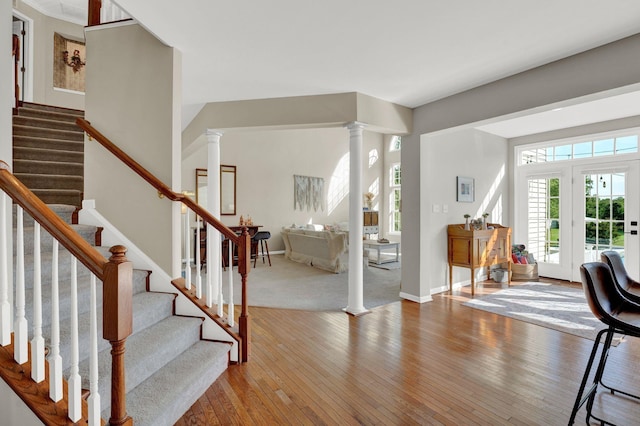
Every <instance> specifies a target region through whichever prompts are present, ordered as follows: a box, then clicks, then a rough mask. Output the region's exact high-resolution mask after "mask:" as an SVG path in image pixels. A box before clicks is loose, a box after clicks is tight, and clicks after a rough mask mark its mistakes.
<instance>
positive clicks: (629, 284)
mask: <svg viewBox="0 0 640 426" xmlns="http://www.w3.org/2000/svg"><path fill="white" fill-rule="evenodd" d="M600 259H602V261H603V262H604V263H606V264H607V265H609V268H610V269H611V272H612V273H613V279H614V280H615V282H616V284H617V285H618V290H620V293H622V295H623V296H624V297H626V298H627V299H629V300H631V301H632V302H635V303H637V304H640V283H639V282H638V281H636V280H634V279H633V278H631V277H630V276H629V274H628V273H627V268H625V267H624V263H622V257H620V254H619V253H618V252H617V251H613V250H607V251H603V252H602V253H600Z"/></svg>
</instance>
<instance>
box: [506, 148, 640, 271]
mask: <svg viewBox="0 0 640 426" xmlns="http://www.w3.org/2000/svg"><path fill="white" fill-rule="evenodd" d="M639 170H640V160H631V161H619V162H615V163H607V164H603V163H601V164H590V165H570V164H568V163H565V165H560V167H559V165H558V164H555V165H554V166H553V168H549V167H541V168H539V169H538V170H537V172H536V171H530V172H528V173H526V174H525V175H524V176H523V177H524V179H522V180H521V182H523V183H524V187H523V185H522V184H520V185H518V187H519V188H520V191H517V193H516V210H517V211H525V212H526V215H519V214H516V216H517V217H520V218H521V220H516V221H515V226H516V227H517V230H518V232H517V235H518V238H520V239H521V240H524V241H526V242H524V244H525V245H526V246H527V250H528V251H529V253H532V254H533V255H534V257H535V259H536V261H537V262H538V273H539V274H540V275H541V276H545V277H550V278H557V279H563V280H572V281H580V270H579V267H580V265H581V264H583V263H584V262H590V261H595V260H600V253H601V252H602V251H605V250H616V251H618V252H619V253H620V254H621V256H622V257H623V259H624V260H625V266H626V268H627V270H628V271H629V274H630V275H631V276H632V277H635V278H636V279H638V278H639V272H640V271H639V264H640V237H639V236H638V230H639V229H640V227H639V226H638V221H639V220H640V217H639V213H640V197H639V192H640V191H639V189H640V172H639ZM524 217H526V221H525V220H522V219H524ZM518 242H519V241H514V243H518Z"/></svg>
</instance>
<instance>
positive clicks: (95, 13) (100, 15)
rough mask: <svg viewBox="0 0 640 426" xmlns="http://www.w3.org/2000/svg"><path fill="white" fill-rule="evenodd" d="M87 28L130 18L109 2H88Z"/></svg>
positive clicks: (99, 0)
mask: <svg viewBox="0 0 640 426" xmlns="http://www.w3.org/2000/svg"><path fill="white" fill-rule="evenodd" d="M88 11H89V13H88V23H87V25H88V26H89V27H92V26H94V25H100V24H106V23H109V22H118V21H124V20H126V19H131V17H130V16H129V15H128V14H127V13H126V12H125V11H124V10H122V9H121V8H120V6H118V5H117V4H115V3H114V2H113V1H111V0H89V9H88Z"/></svg>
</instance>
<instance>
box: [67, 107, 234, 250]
mask: <svg viewBox="0 0 640 426" xmlns="http://www.w3.org/2000/svg"><path fill="white" fill-rule="evenodd" d="M76 124H77V125H78V126H79V127H80V128H81V129H82V130H84V131H85V132H86V133H87V134H88V135H89V136H91V137H92V138H93V139H95V140H96V141H98V143H100V145H102V146H103V147H104V148H105V149H106V150H107V151H109V152H111V153H112V154H113V155H115V156H116V158H118V159H119V160H120V161H122V162H123V163H124V164H126V165H127V166H128V167H129V168H130V169H131V170H133V171H134V172H135V173H137V174H138V176H140V177H141V178H142V179H144V180H146V181H147V183H149V184H150V185H151V186H153V187H154V188H155V189H156V190H157V191H158V193H160V194H162V195H163V196H165V197H167V198H168V199H169V200H171V201H180V202H181V203H182V204H184V205H185V206H186V207H188V208H189V209H191V210H192V211H194V212H195V213H196V214H197V215H198V216H200V217H201V218H202V219H203V220H204V221H205V222H207V223H209V224H211V225H213V226H214V227H215V228H216V229H217V230H218V231H220V232H221V233H222V234H223V235H224V236H225V237H227V238H229V239H230V240H231V241H233V243H234V244H239V242H240V238H239V236H238V235H237V234H236V233H235V232H233V231H232V230H231V229H229V228H228V227H227V226H226V225H224V224H223V223H222V222H220V221H219V220H218V219H216V218H215V217H213V216H212V215H211V213H209V212H208V211H207V210H206V209H204V208H203V207H201V206H200V205H199V204H197V203H196V202H195V201H193V200H192V199H191V198H189V197H188V196H186V195H184V194H179V193H176V192H173V191H172V190H171V188H169V187H168V186H167V185H166V184H165V183H164V182H162V181H161V180H160V179H158V178H157V177H155V176H154V175H153V174H152V173H151V172H150V171H148V170H147V169H145V168H144V167H143V166H142V165H141V164H140V163H138V162H137V161H136V160H134V159H133V158H131V157H130V156H129V155H128V154H127V153H126V152H124V151H122V150H121V149H120V148H118V147H117V146H116V145H115V144H114V143H113V142H111V141H110V140H109V139H108V138H107V137H106V136H104V135H103V134H102V133H100V131H98V130H97V129H96V128H95V127H93V126H92V125H91V123H90V122H89V121H87V120H85V119H84V118H77V119H76Z"/></svg>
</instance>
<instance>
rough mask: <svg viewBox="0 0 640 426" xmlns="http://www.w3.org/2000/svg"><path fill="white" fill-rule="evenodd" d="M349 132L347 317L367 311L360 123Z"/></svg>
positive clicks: (354, 125) (362, 126) (356, 123)
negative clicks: (365, 300) (364, 288)
mask: <svg viewBox="0 0 640 426" xmlns="http://www.w3.org/2000/svg"><path fill="white" fill-rule="evenodd" d="M346 127H347V129H349V296H348V304H347V307H346V308H345V311H346V312H347V313H348V314H351V315H362V314H365V313H367V312H369V311H368V310H367V309H366V308H365V307H364V296H363V279H362V268H363V264H362V262H363V255H362V249H363V246H362V226H363V218H362V197H363V192H362V131H363V129H364V124H362V123H358V122H352V123H349V124H347V125H346Z"/></svg>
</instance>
